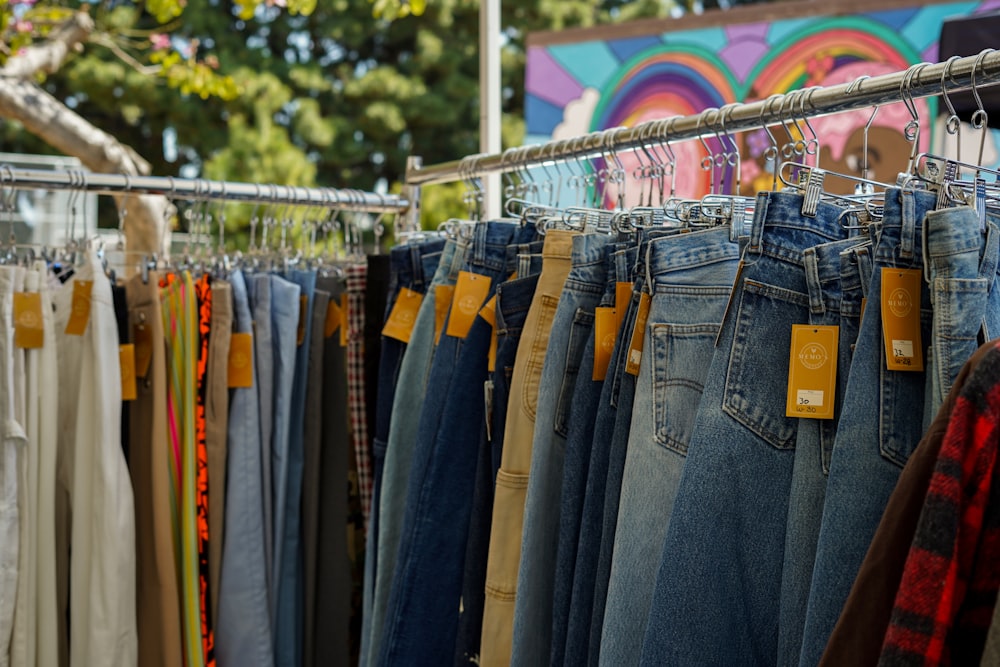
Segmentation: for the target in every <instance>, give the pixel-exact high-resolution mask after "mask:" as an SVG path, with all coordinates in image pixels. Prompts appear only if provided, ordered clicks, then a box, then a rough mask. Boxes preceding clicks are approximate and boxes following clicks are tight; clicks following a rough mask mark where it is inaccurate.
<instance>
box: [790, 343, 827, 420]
mask: <svg viewBox="0 0 1000 667" xmlns="http://www.w3.org/2000/svg"><path fill="white" fill-rule="evenodd" d="M839 341H840V327H838V326H809V325H805V324H794V325H792V345H791V348H790V349H789V352H788V394H787V397H786V399H785V416H787V417H803V418H805V419H833V404H834V399H835V398H836V396H837V347H838V344H839Z"/></svg>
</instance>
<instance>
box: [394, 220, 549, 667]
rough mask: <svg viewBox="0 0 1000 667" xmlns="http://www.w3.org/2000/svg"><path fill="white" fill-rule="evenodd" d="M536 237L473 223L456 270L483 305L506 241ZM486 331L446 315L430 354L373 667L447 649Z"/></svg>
mask: <svg viewBox="0 0 1000 667" xmlns="http://www.w3.org/2000/svg"><path fill="white" fill-rule="evenodd" d="M535 235H536V231H535V229H534V227H530V226H521V225H520V224H517V223H511V222H499V221H498V222H480V223H478V224H477V225H476V226H475V228H474V229H473V232H472V238H471V244H470V246H469V249H468V253H467V255H466V257H467V259H466V266H465V269H466V270H467V271H470V272H472V273H475V274H477V275H480V276H485V277H486V278H488V279H489V280H490V286H489V289H488V292H487V295H486V298H485V299H484V303H485V301H486V300H488V299H489V297H490V295H492V294H493V293H494V292H495V289H496V284H497V283H498V282H499V281H500V280H502V279H503V278H505V277H506V276H508V275H510V273H511V272H512V271H513V270H514V268H515V267H514V266H513V264H512V262H510V261H508V260H509V259H513V258H514V256H510V257H508V253H507V248H508V246H509V245H512V244H513V245H518V244H520V243H524V242H530V241H531V240H532V239H533V238H534V237H535ZM456 303H457V301H456ZM453 313H454V310H453ZM449 317H450V316H449ZM492 331H493V330H492V326H491V325H490V324H489V322H487V321H486V320H484V319H483V318H482V317H476V319H475V320H474V322H473V324H472V327H471V329H470V330H469V332H468V334H467V335H466V337H465V338H464V339H462V338H458V337H456V336H452V335H450V334H448V328H447V318H446V322H445V331H444V333H443V334H442V337H441V341H440V343H439V344H438V347H437V349H436V350H435V353H434V361H433V363H432V366H431V372H430V375H429V377H428V381H427V384H428V392H427V397H426V400H425V402H424V407H423V413H422V414H421V420H420V426H419V429H418V433H417V441H416V446H415V448H414V453H413V462H412V464H411V468H410V479H409V482H408V485H407V498H406V507H405V513H404V517H403V532H402V535H401V539H400V546H399V552H398V555H397V560H396V571H395V573H394V576H393V582H392V593H391V595H390V598H389V606H388V612H387V614H386V622H385V631H384V633H383V636H382V648H381V655H380V658H379V662H380V664H382V665H387V666H388V665H395V664H399V663H400V662H401V661H405V662H406V663H407V664H411V665H417V664H426V665H441V664H444V663H446V662H448V661H449V660H450V659H451V658H452V656H453V654H454V650H455V638H456V634H457V627H458V609H459V605H460V603H461V590H462V577H463V570H464V562H465V549H466V543H467V540H468V526H469V516H470V514H471V502H470V501H471V499H472V496H473V493H474V490H475V469H476V460H477V457H478V451H477V448H476V444H477V443H478V442H479V438H480V430H481V428H482V424H483V419H484V415H485V409H484V402H483V397H482V393H481V387H482V386H483V382H484V381H485V379H486V377H487V355H488V351H489V347H490V342H491V339H492Z"/></svg>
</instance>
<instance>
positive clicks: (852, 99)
mask: <svg viewBox="0 0 1000 667" xmlns="http://www.w3.org/2000/svg"><path fill="white" fill-rule="evenodd" d="M996 83H1000V51H996V50H992V49H990V50H987V51H984V52H982V53H980V54H979V55H976V56H968V57H966V58H952V59H949V60H948V61H947V62H943V63H934V64H931V63H920V64H917V65H913V66H912V67H910V68H908V69H906V70H904V71H901V72H895V73H892V74H883V75H880V76H873V77H861V78H860V79H858V80H856V81H854V82H852V83H847V84H841V85H837V86H828V87H820V86H817V87H814V88H806V89H802V90H795V91H791V92H788V93H785V94H778V95H772V96H771V97H769V98H767V99H764V100H760V101H757V102H749V103H743V104H739V103H737V104H730V105H727V106H724V107H722V108H721V109H706V110H705V111H703V112H702V113H700V114H694V115H690V116H675V117H673V118H668V119H664V120H654V121H648V122H645V123H641V124H639V125H636V126H635V127H633V128H615V129H612V130H605V131H600V132H592V133H590V134H586V135H581V136H578V137H574V138H572V139H563V140H559V141H550V142H548V143H545V144H539V145H537V146H528V147H524V148H522V149H514V150H513V151H507V152H505V153H502V154H500V153H495V154H490V155H477V156H470V157H467V158H465V159H463V160H454V161H451V162H444V163H441V164H436V165H431V166H427V167H411V168H408V169H407V172H406V184H407V185H408V186H411V187H415V186H421V185H433V184H436V183H452V182H455V181H461V180H466V179H468V178H470V177H473V176H475V177H478V176H482V175H485V174H489V173H496V172H504V171H512V170H514V169H521V168H526V167H531V166H538V165H541V164H551V163H553V162H561V161H565V160H569V159H575V158H581V159H582V158H588V157H600V156H601V155H602V154H603V152H605V151H620V150H628V149H632V148H639V147H640V146H650V145H652V144H656V143H663V142H665V141H671V142H673V141H680V140H684V139H695V138H697V137H711V136H716V135H718V134H719V133H732V132H741V131H745V130H751V129H757V128H759V127H761V126H762V125H777V124H778V123H779V122H781V121H786V122H789V121H792V120H795V119H802V118H812V117H816V116H822V115H826V114H832V113H840V112H843V111H851V110H854V109H863V108H865V107H871V106H875V105H880V104H888V103H891V102H906V101H910V102H912V100H913V99H916V98H920V97H931V96H935V95H940V94H942V93H945V94H947V93H949V92H952V91H957V90H967V89H970V88H971V89H978V88H981V87H983V86H989V85H993V84H996Z"/></svg>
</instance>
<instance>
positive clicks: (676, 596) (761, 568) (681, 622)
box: [602, 192, 846, 665]
mask: <svg viewBox="0 0 1000 667" xmlns="http://www.w3.org/2000/svg"><path fill="white" fill-rule="evenodd" d="M803 201H804V200H803V197H802V196H801V195H796V194H789V193H783V192H777V193H776V192H765V193H761V194H759V195H758V197H757V204H756V210H755V214H754V219H753V224H752V228H751V234H750V238H749V241H748V243H747V245H746V247H745V249H744V254H743V259H742V263H741V271H740V272H739V274H738V278H737V284H736V286H735V289H734V293H733V294H732V297H731V302H730V304H729V306H728V309H727V311H726V313H725V317H724V319H723V324H722V329H721V332H720V334H719V341H718V346H717V347H716V350H715V353H714V355H713V356H712V361H711V365H710V367H709V369H708V374H707V376H706V378H707V380H706V382H705V386H704V390H703V395H702V400H701V403H700V404H699V406H698V411H697V413H696V416H695V421H694V424H693V430H692V431H691V436H690V440H689V442H688V447H687V461H686V462H685V464H684V470H683V472H682V473H681V479H680V484H679V486H678V488H677V494H676V497H675V500H674V507H673V513H672V514H671V516H670V524H669V526H668V527H667V533H666V538H665V540H664V544H663V550H662V556H661V560H660V569H659V572H658V574H657V577H656V583H655V589H654V595H653V602H652V606H651V609H650V613H649V621H648V625H647V628H646V635H645V638H644V642H643V648H642V658H641V664H644V665H675V664H676V665H688V664H692V663H695V662H697V663H699V664H705V665H730V664H742V665H772V664H774V663H775V660H776V657H777V649H778V646H777V643H778V615H779V599H780V589H781V570H782V565H783V558H784V542H785V529H786V523H787V515H788V498H789V493H790V489H791V480H792V466H793V462H794V455H795V442H796V436H797V430H798V420H797V419H795V418H791V417H787V416H786V415H785V400H784V399H785V395H786V391H787V382H788V371H789V349H790V344H791V340H792V325H794V324H802V323H806V322H808V318H809V306H810V300H809V295H808V288H807V285H806V275H805V269H804V262H803V252H804V251H805V250H806V249H807V248H811V247H814V246H817V245H820V244H822V243H827V242H830V241H836V240H839V239H841V238H844V237H845V236H846V230H845V229H844V228H843V227H842V226H841V224H840V218H839V216H840V213H841V209H840V208H839V207H836V206H833V205H831V204H827V203H820V204H819V207H818V210H817V212H816V215H815V217H813V216H809V215H806V214H803V213H802V208H803ZM602 657H603V656H602Z"/></svg>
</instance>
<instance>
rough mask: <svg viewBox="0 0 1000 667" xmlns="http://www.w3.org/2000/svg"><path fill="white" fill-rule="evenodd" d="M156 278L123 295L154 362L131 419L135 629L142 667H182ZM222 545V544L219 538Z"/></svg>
mask: <svg viewBox="0 0 1000 667" xmlns="http://www.w3.org/2000/svg"><path fill="white" fill-rule="evenodd" d="M159 280H160V277H159V275H157V274H156V273H155V272H154V273H150V274H149V280H148V282H146V283H144V282H143V281H142V279H141V278H140V277H138V276H136V277H134V278H132V279H131V280H130V281H129V283H128V285H126V288H125V294H126V298H127V299H128V310H129V326H130V327H131V332H132V335H133V342H138V341H137V337H136V332H137V330H139V329H145V330H146V334H145V335H148V340H149V342H150V345H151V348H152V350H151V352H152V356H151V361H150V364H149V370H148V371H147V372H146V374H145V376H144V377H138V378H136V388H137V398H136V400H135V401H133V402H132V405H131V412H130V414H129V418H130V429H131V438H130V440H131V442H132V447H131V448H130V451H129V458H130V459H131V460H130V466H129V468H130V470H131V473H132V486H133V487H134V488H135V523H136V535H135V538H136V539H135V543H136V574H137V576H136V579H137V581H136V588H137V600H136V603H137V604H136V611H137V617H136V622H137V625H138V634H139V664H140V665H151V666H156V665H162V666H163V667H167V666H168V665H171V666H172V665H181V664H183V663H184V657H183V654H182V651H183V647H184V642H183V639H182V636H181V604H180V587H179V586H180V584H179V582H178V581H177V562H176V560H175V558H174V554H175V545H174V533H173V527H172V523H171V519H170V493H171V491H170V485H171V481H170V469H169V466H168V461H169V460H170V457H171V456H172V453H171V451H170V443H169V441H168V438H167V365H166V364H167V361H166V347H165V341H164V336H163V319H162V317H161V314H160V290H159V288H158V287H157V285H158V284H159ZM220 541H221V536H220Z"/></svg>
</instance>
